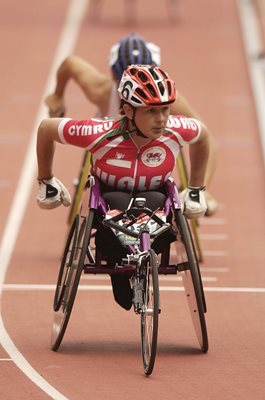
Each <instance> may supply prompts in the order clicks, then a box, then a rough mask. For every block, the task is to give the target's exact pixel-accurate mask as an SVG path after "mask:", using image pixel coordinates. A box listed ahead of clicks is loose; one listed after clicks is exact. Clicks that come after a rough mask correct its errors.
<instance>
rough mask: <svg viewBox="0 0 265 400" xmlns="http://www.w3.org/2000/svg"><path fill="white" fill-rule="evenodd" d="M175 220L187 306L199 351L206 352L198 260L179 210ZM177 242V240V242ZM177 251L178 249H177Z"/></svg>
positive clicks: (206, 335) (204, 304) (203, 307)
mask: <svg viewBox="0 0 265 400" xmlns="http://www.w3.org/2000/svg"><path fill="white" fill-rule="evenodd" d="M175 220H176V224H177V229H178V232H179V235H180V238H179V239H180V240H181V242H182V244H183V247H184V253H186V254H185V256H186V257H185V258H186V260H184V263H183V265H185V268H183V271H181V276H182V280H183V285H184V289H185V293H186V297H187V301H188V305H189V310H190V314H191V318H192V322H193V326H194V329H195V333H196V336H197V339H198V341H199V345H200V347H201V350H202V351H203V352H204V353H206V352H207V351H208V334H207V327H206V320H205V313H206V302H205V298H204V291H203V286H202V280H201V274H200V269H199V263H198V258H197V255H196V251H195V246H194V243H193V240H192V235H191V232H190V228H189V225H188V222H187V220H186V218H185V217H184V215H183V214H182V212H181V210H177V211H175ZM177 242H179V240H177ZM177 251H179V248H178V249H177Z"/></svg>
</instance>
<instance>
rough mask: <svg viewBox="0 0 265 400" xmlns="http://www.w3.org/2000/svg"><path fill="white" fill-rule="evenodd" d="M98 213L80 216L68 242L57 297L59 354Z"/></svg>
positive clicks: (54, 347)
mask: <svg viewBox="0 0 265 400" xmlns="http://www.w3.org/2000/svg"><path fill="white" fill-rule="evenodd" d="M93 218H94V211H93V210H90V212H89V215H88V217H87V218H82V221H80V216H79V215H77V216H76V217H75V220H74V222H73V225H72V228H71V229H70V233H69V236H68V239H67V242H66V247H65V251H64V255H63V258H62V262H61V267H60V271H59V276H58V282H57V287H56V291H55V297H54V320H53V325H52V337H51V348H52V350H54V351H56V350H58V348H59V346H60V344H61V342H62V339H63V337H64V334H65V331H66V328H67V325H68V322H69V318H70V315H71V312H72V308H73V305H74V301H75V297H76V293H77V289H78V285H79V281H80V277H81V273H82V271H83V268H84V262H85V257H86V256H87V252H88V250H87V249H88V246H89V240H90V235H91V230H92V224H93Z"/></svg>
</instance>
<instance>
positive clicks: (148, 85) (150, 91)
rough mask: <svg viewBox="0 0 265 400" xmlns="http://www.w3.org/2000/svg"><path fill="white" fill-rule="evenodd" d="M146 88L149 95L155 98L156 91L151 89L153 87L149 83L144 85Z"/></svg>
mask: <svg viewBox="0 0 265 400" xmlns="http://www.w3.org/2000/svg"><path fill="white" fill-rule="evenodd" d="M146 87H147V89H148V90H149V93H151V95H152V96H153V97H157V95H156V91H155V89H154V88H153V86H152V85H151V83H148V84H147V85H146Z"/></svg>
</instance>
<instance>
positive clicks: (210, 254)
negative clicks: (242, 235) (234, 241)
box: [203, 250, 227, 257]
mask: <svg viewBox="0 0 265 400" xmlns="http://www.w3.org/2000/svg"><path fill="white" fill-rule="evenodd" d="M203 255H204V256H205V257H226V256H227V251H225V250H203Z"/></svg>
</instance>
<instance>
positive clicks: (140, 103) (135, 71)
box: [118, 65, 176, 107]
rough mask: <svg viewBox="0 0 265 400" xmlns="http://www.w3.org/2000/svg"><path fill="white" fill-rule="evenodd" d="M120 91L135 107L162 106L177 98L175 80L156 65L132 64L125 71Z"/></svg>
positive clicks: (123, 97) (124, 98)
mask: <svg viewBox="0 0 265 400" xmlns="http://www.w3.org/2000/svg"><path fill="white" fill-rule="evenodd" d="M118 93H119V96H120V98H121V99H122V100H124V101H126V102H127V103H129V104H131V105H132V106H133V107H148V106H162V105H167V104H170V103H173V102H174V101H175V99H176V86H175V82H174V81H172V79H170V77H169V76H168V74H167V73H166V72H165V71H163V70H162V69H161V68H159V67H156V66H155V65H131V66H129V67H128V68H127V69H126V70H125V71H124V73H123V75H122V78H121V81H120V84H119V87H118Z"/></svg>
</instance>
